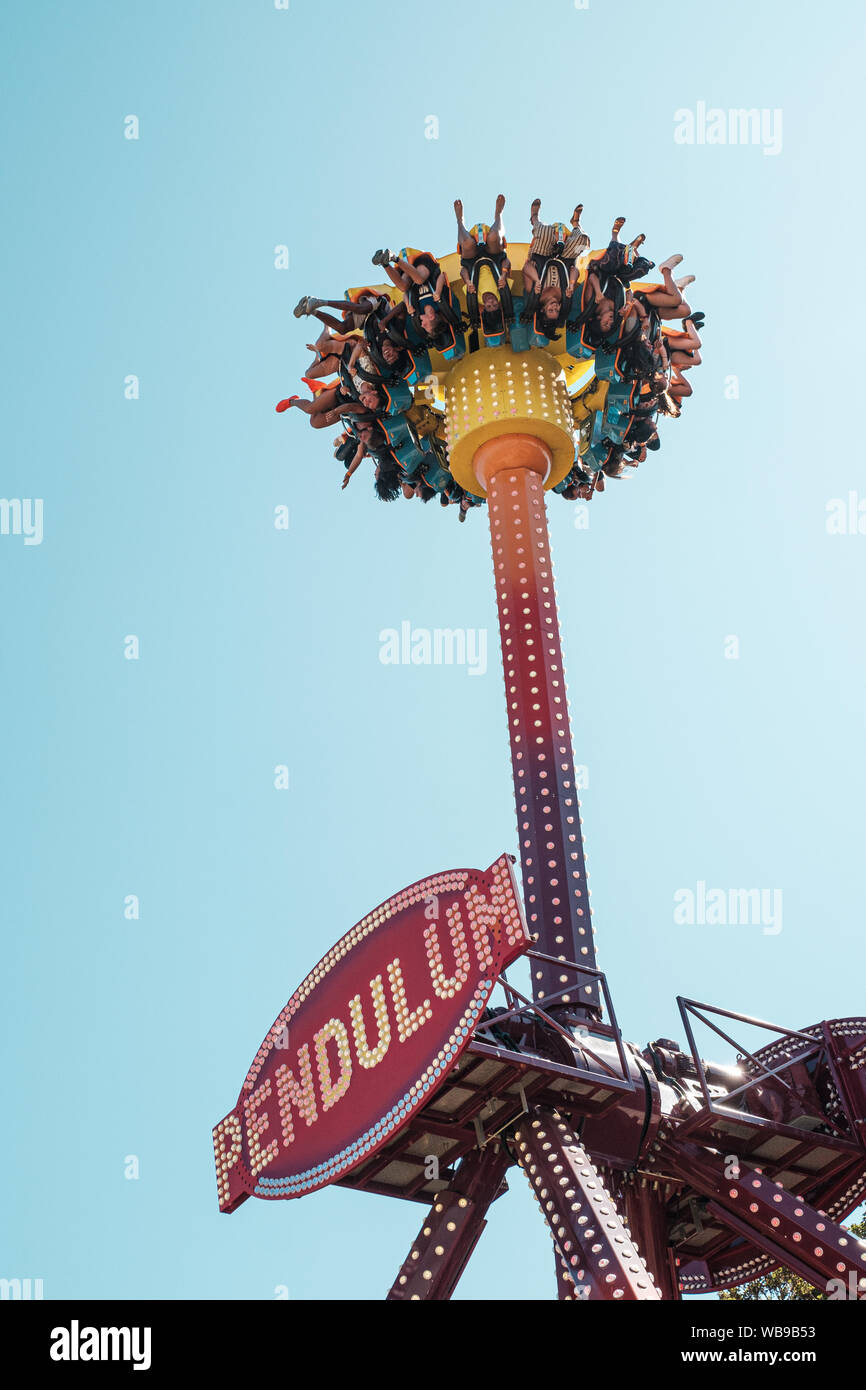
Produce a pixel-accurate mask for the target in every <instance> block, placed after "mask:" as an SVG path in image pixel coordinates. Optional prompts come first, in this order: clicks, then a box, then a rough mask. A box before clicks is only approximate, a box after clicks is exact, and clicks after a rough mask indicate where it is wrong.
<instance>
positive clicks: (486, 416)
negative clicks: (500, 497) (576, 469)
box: [445, 347, 574, 497]
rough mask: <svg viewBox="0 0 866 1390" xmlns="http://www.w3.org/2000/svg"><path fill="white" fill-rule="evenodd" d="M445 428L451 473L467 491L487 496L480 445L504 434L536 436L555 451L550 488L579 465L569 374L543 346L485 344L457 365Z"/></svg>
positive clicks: (450, 385)
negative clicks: (477, 460) (479, 467)
mask: <svg viewBox="0 0 866 1390" xmlns="http://www.w3.org/2000/svg"><path fill="white" fill-rule="evenodd" d="M445 431H446V440H447V443H448V455H449V463H450V467H451V472H452V473H453V475H454V477H455V478H456V479H457V482H458V483H459V484H460V486H461V487H462V488H464V489H465V490H466V491H467V492H472V493H474V494H475V495H476V496H481V497H483V496H485V495H486V494H485V492H484V489H483V488H482V486H481V484H480V483H479V482H478V479H477V478H476V476H475V470H474V467H473V459H474V457H475V452H476V450H477V449H478V448H479V446H480V445H481V444H484V443H486V441H487V440H488V439H494V438H495V437H496V436H497V435H503V434H531V435H534V436H535V437H536V438H537V439H541V440H543V441H544V443H545V444H546V445H547V446H548V448H549V449H550V452H551V454H552V456H553V462H552V465H551V470H550V473H549V475H548V477H547V478H546V479H545V482H544V486H545V487H546V488H551V487H554V486H555V485H556V484H557V483H561V482H562V480H563V478H564V477H565V476H566V474H567V473H569V472H570V471H571V469H572V467H573V465H574V426H573V422H572V418H571V401H570V400H569V397H568V392H567V390H566V385H565V374H564V372H563V371H562V368H561V367H560V366H559V363H558V362H557V361H556V359H555V358H553V357H551V355H550V353H548V352H545V351H544V350H543V349H541V348H530V349H529V351H528V352H512V350H511V349H510V348H505V347H499V348H481V349H480V350H479V351H478V352H474V353H471V354H469V355H468V356H466V357H464V358H463V360H462V362H458V363H457V365H456V366H455V367H453V368H452V370H451V372H450V374H449V377H448V380H447V382H446V387H445Z"/></svg>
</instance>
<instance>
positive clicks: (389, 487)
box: [373, 464, 400, 502]
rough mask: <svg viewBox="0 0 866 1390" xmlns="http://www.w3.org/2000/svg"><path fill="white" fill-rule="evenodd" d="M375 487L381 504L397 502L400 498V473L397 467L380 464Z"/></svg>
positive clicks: (374, 483)
mask: <svg viewBox="0 0 866 1390" xmlns="http://www.w3.org/2000/svg"><path fill="white" fill-rule="evenodd" d="M373 487H374V489H375V492H376V496H377V497H378V499H379V501H380V502H396V500H397V498H398V497H399V496H400V473H399V471H398V469H397V468H396V467H394V466H393V465H392V466H388V465H386V464H380V465H379V467H378V468H377V469H376V477H375V480H374V482H373Z"/></svg>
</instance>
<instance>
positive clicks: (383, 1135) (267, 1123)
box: [213, 855, 532, 1212]
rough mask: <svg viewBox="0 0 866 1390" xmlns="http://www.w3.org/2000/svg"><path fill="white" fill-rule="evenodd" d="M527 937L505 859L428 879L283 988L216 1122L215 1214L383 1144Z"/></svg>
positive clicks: (324, 1177)
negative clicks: (285, 994) (235, 1093)
mask: <svg viewBox="0 0 866 1390" xmlns="http://www.w3.org/2000/svg"><path fill="white" fill-rule="evenodd" d="M531 944H532V940H531V937H530V935H529V932H528V930H527V927H526V923H525V921H524V918H523V911H522V908H521V904H520V899H519V897H518V893H517V888H516V884H515V880H514V874H513V871H512V866H511V859H510V857H509V856H508V855H502V856H500V858H499V859H497V860H496V862H495V863H494V864H492V865H491V866H490V868H489V869H487V870H485V871H483V872H482V871H481V870H477V869H455V870H452V871H451V872H449V873H442V874H434V875H432V876H431V877H430V878H425V879H422V880H421V881H420V882H418V883H415V884H413V885H412V886H411V887H410V888H405V889H404V890H403V892H402V893H397V894H396V895H395V896H394V897H392V898H389V899H388V901H387V902H385V903H383V904H382V905H381V906H380V907H377V908H375V909H374V911H372V912H370V913H368V915H367V916H366V917H364V918H363V920H362V921H360V922H359V923H358V924H357V925H356V926H354V927H353V928H352V930H351V931H350V932H348V933H347V934H346V935H345V936H344V937H343V938H342V940H341V941H338V942H337V944H336V946H333V947H332V948H331V950H330V951H329V952H328V953H327V955H326V956H325V957H324V958H323V959H322V960H321V961H320V962H319V964H318V965H317V966H316V967H315V969H314V970H312V971H311V973H310V974H309V975H308V976H307V978H306V979H305V980H304V982H303V984H302V985H301V986H300V987H299V988H298V989H297V990H296V991H295V993H294V994H293V995H292V997H291V999H290V1000H289V1002H288V1003H287V1004H286V1006H285V1008H284V1009H283V1011H282V1013H281V1014H280V1015H279V1017H278V1018H277V1020H276V1022H275V1023H274V1025H273V1027H272V1028H271V1029H270V1032H269V1033H268V1035H267V1037H266V1038H265V1040H264V1042H263V1043H262V1045H261V1047H260V1048H259V1050H258V1052H257V1053H256V1056H255V1059H254V1061H253V1064H252V1066H251V1067H250V1070H249V1072H248V1074H247V1077H246V1080H245V1081H244V1084H243V1087H242V1089H241V1093H240V1096H239V1097H238V1102H237V1104H236V1106H235V1107H234V1109H233V1110H232V1111H231V1112H230V1114H228V1115H226V1117H225V1119H223V1120H221V1121H220V1122H219V1124H218V1125H217V1126H216V1128H215V1129H214V1132H213V1138H214V1155H215V1160H216V1172H217V1190H218V1195H219V1204H220V1210H221V1211H227V1212H229V1211H234V1209H235V1208H236V1207H237V1206H239V1205H240V1203H241V1202H243V1201H245V1200H246V1198H247V1197H249V1196H256V1197H267V1198H287V1197H302V1196H304V1195H305V1194H306V1193H308V1192H312V1191H314V1190H315V1189H316V1188H318V1187H324V1186H325V1185H326V1184H327V1183H331V1182H334V1181H336V1180H338V1179H341V1178H343V1177H345V1176H346V1174H347V1173H348V1172H349V1171H350V1170H351V1169H352V1168H355V1167H356V1166H357V1165H358V1164H359V1163H361V1162H364V1161H366V1160H367V1158H368V1157H369V1156H370V1154H372V1153H374V1152H375V1150H376V1149H378V1148H380V1147H381V1145H382V1144H384V1143H386V1142H389V1141H391V1140H392V1139H393V1138H394V1135H395V1134H396V1133H397V1131H399V1130H400V1129H401V1128H403V1127H404V1126H405V1125H406V1123H407V1122H408V1120H409V1118H410V1116H411V1115H412V1114H413V1113H414V1112H415V1111H416V1110H418V1109H419V1108H420V1107H421V1106H423V1105H425V1104H426V1103H427V1101H428V1100H429V1099H430V1097H431V1096H432V1095H433V1094H434V1093H435V1092H436V1091H437V1090H438V1089H439V1087H440V1086H441V1085H442V1083H443V1081H444V1080H445V1077H446V1076H447V1074H448V1072H449V1071H450V1070H451V1068H452V1067H453V1066H454V1063H455V1062H456V1060H457V1058H458V1057H459V1056H460V1053H461V1052H462V1051H463V1049H464V1048H465V1047H466V1046H467V1045H468V1043H469V1042H470V1040H471V1037H472V1033H473V1030H474V1028H475V1025H476V1023H477V1022H478V1020H479V1018H480V1017H481V1015H482V1013H483V1011H484V1008H485V1005H486V1003H487V1000H488V998H489V997H490V994H491V992H492V990H493V987H494V985H495V983H496V979H497V976H498V975H499V974H500V972H501V971H502V970H503V969H504V968H505V967H506V966H507V965H508V964H509V963H510V962H511V961H513V960H514V959H516V957H517V956H519V955H521V954H523V952H524V951H526V950H527V949H528V948H529V947H530V946H531Z"/></svg>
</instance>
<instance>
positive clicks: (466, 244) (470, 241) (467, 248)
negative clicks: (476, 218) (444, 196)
mask: <svg viewBox="0 0 866 1390" xmlns="http://www.w3.org/2000/svg"><path fill="white" fill-rule="evenodd" d="M454 215H455V217H456V218H457V250H458V251H459V252H460V254H461V256H462V257H463V259H464V260H465V261H471V260H472V257H473V256H474V255H475V252H476V251H477V250H478V242H477V241H476V240H475V238H474V236H470V235H469V232H468V229H467V227H466V223H465V222H464V221H463V203H462V202H461V200H460V199H459V198H455V199H454Z"/></svg>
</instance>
